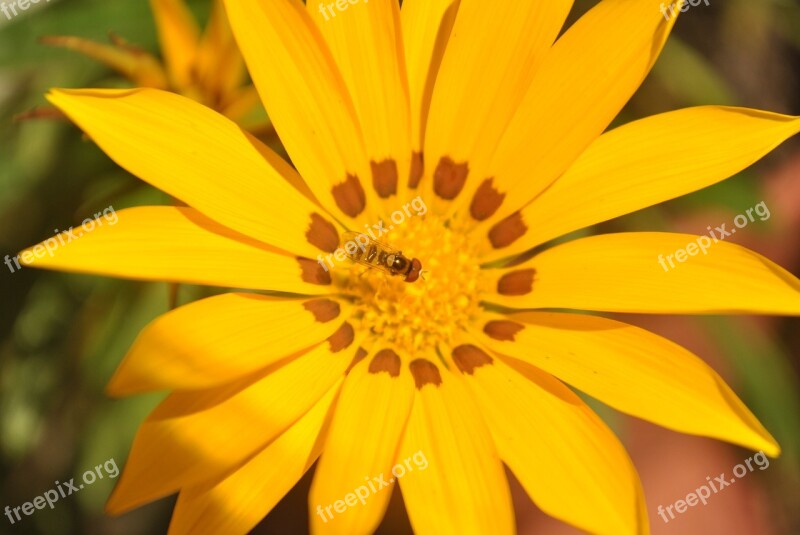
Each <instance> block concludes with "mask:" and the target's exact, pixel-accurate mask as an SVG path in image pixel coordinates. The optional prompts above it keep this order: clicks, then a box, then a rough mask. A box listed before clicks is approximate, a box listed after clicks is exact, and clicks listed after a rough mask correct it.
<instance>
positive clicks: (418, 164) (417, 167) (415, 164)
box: [408, 152, 425, 189]
mask: <svg viewBox="0 0 800 535" xmlns="http://www.w3.org/2000/svg"><path fill="white" fill-rule="evenodd" d="M424 169H425V159H424V158H423V156H422V153H421V152H412V153H411V170H410V171H409V173H408V187H409V188H411V189H416V188H417V186H419V181H420V180H422V173H423V171H424Z"/></svg>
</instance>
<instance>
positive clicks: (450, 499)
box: [397, 363, 514, 535]
mask: <svg viewBox="0 0 800 535" xmlns="http://www.w3.org/2000/svg"><path fill="white" fill-rule="evenodd" d="M412 365H413V363H412ZM429 366H433V364H430V365H428V367H429ZM440 374H441V378H440V381H439V383H438V384H435V383H431V382H428V383H427V384H425V385H424V386H422V387H421V389H418V390H417V392H416V399H415V401H414V407H413V408H412V409H411V416H410V417H409V419H408V423H407V424H406V430H405V436H404V438H403V441H402V443H401V445H400V451H399V452H398V455H397V462H398V463H403V462H404V461H405V459H408V458H411V459H412V460H414V462H415V466H416V465H417V464H418V465H419V466H418V467H417V468H415V470H414V471H411V472H409V473H407V474H405V475H403V477H401V478H399V479H398V481H399V482H400V488H401V490H402V491H403V500H404V501H405V504H406V508H407V510H408V516H409V518H410V520H411V526H412V527H413V528H414V532H415V533H421V534H428V533H435V534H437V535H447V534H453V535H456V534H457V535H470V534H475V535H485V534H486V533H493V534H497V535H504V534H511V533H514V512H513V510H512V507H511V496H510V492H509V489H508V481H507V480H506V476H505V473H504V472H503V465H502V463H501V462H500V459H499V457H498V455H497V451H496V450H495V445H494V443H493V441H492V438H491V434H490V431H489V429H488V428H487V427H486V424H485V423H484V422H483V418H482V415H481V412H480V408H479V407H478V405H477V404H476V403H475V401H474V400H473V398H472V396H471V395H470V393H469V392H468V391H467V390H466V387H465V386H464V385H463V384H462V383H461V381H460V380H459V379H457V378H456V377H455V376H454V375H453V374H451V373H450V372H448V371H447V370H445V369H441V371H440ZM415 379H417V377H415ZM418 384H419V383H418ZM417 460H419V463H417ZM423 461H424V462H423Z"/></svg>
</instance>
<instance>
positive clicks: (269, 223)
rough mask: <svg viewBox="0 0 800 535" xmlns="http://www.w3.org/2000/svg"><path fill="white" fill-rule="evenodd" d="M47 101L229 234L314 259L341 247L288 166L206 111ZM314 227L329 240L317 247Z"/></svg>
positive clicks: (85, 97) (130, 95) (147, 98)
mask: <svg viewBox="0 0 800 535" xmlns="http://www.w3.org/2000/svg"><path fill="white" fill-rule="evenodd" d="M48 98H49V100H50V102H52V103H53V104H55V105H56V106H58V107H59V108H60V109H61V110H62V111H64V112H65V113H66V114H67V115H68V116H69V117H70V119H72V120H73V121H74V122H75V123H76V124H77V125H78V126H80V127H81V128H82V129H83V130H84V131H85V132H86V133H87V134H88V135H89V137H91V138H92V140H93V141H94V142H95V143H97V144H98V145H99V146H100V148H101V149H103V151H105V152H106V154H108V155H109V156H110V157H111V158H112V159H113V160H114V161H115V162H117V163H118V164H119V165H120V166H122V167H123V168H125V169H126V170H128V171H129V172H130V173H132V174H134V175H136V176H138V177H139V178H141V179H143V180H145V181H147V182H149V183H150V184H152V185H153V186H155V187H157V188H159V189H161V190H162V191H165V192H166V193H169V194H170V195H172V196H173V197H176V198H178V199H180V200H182V201H184V202H185V203H186V204H188V205H189V206H192V207H193V208H196V209H198V210H199V211H201V212H203V213H204V214H205V215H207V216H208V217H210V218H212V219H214V220H216V221H218V222H219V223H222V224H223V225H225V226H226V227H229V228H231V229H233V230H236V231H239V232H241V233H243V234H246V235H247V236H250V237H252V238H256V239H258V240H261V241H263V242H265V243H269V244H270V245H274V246H275V247H279V248H281V249H284V250H286V251H291V252H292V253H295V254H299V255H303V256H308V257H310V258H313V257H315V256H316V255H317V254H319V253H320V251H326V252H332V251H334V250H335V249H336V247H338V242H339V236H338V231H337V229H336V228H335V227H334V226H333V224H332V223H331V222H330V221H328V220H327V219H326V218H324V217H323V216H322V210H321V209H320V208H319V207H317V206H315V205H314V203H312V202H311V201H310V200H309V199H307V198H306V197H304V196H303V195H302V194H300V193H299V192H298V191H297V190H296V189H295V188H294V187H292V185H291V184H290V183H289V181H291V180H299V179H298V178H297V177H296V173H295V172H294V171H293V170H292V169H291V167H290V166H289V165H288V164H287V163H286V162H285V161H283V160H282V159H281V158H280V157H279V156H278V155H276V154H275V153H273V152H272V151H271V150H270V149H269V148H268V147H266V146H265V145H264V144H262V143H261V142H259V141H258V140H257V139H255V138H254V137H252V136H250V135H249V134H247V133H246V132H244V131H243V130H242V129H241V128H240V127H239V126H237V125H236V124H235V123H233V122H232V121H231V120H229V119H227V118H225V117H223V116H222V115H220V114H218V113H216V112H214V111H212V110H210V109H209V108H206V107H204V106H202V105H200V104H198V103H196V102H194V101H192V100H189V99H187V98H185V97H181V96H179V95H175V94H173V93H167V92H164V91H156V90H152V89H141V90H133V91H118V90H83V91H62V90H56V91H53V92H52V93H51V94H50V95H49V96H48ZM315 220H319V221H320V225H323V226H325V227H326V228H325V233H326V234H327V237H326V238H321V241H319V240H317V243H316V244H314V243H312V241H315V240H313V239H312V238H311V237H310V236H309V235H308V233H309V232H310V231H311V228H312V226H313V225H314V221H315Z"/></svg>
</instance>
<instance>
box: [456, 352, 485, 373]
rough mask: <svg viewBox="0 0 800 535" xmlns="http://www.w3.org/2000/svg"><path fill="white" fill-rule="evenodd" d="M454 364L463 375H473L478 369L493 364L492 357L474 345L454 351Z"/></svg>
mask: <svg viewBox="0 0 800 535" xmlns="http://www.w3.org/2000/svg"><path fill="white" fill-rule="evenodd" d="M453 362H455V363H456V366H457V367H458V369H459V370H461V371H462V372H463V373H466V374H467V375H472V374H473V373H474V372H475V369H476V368H480V367H481V366H486V365H487V364H491V363H492V357H490V356H489V355H487V354H486V352H485V351H483V350H482V349H480V348H477V347H475V346H474V345H472V344H464V345H460V346H458V347H457V348H455V349H453Z"/></svg>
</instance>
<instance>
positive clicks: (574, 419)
mask: <svg viewBox="0 0 800 535" xmlns="http://www.w3.org/2000/svg"><path fill="white" fill-rule="evenodd" d="M460 347H461V348H471V349H472V351H476V352H477V353H478V354H481V355H482V356H483V358H485V359H489V360H485V361H484V362H482V363H476V362H474V361H473V362H472V363H470V367H468V368H466V370H465V381H466V383H467V384H468V385H469V386H470V390H471V391H472V393H473V394H474V395H475V399H476V401H477V402H478V404H479V405H480V407H481V412H482V413H483V414H484V416H485V417H486V422H487V424H488V426H489V428H490V429H491V431H492V437H493V438H494V442H495V444H496V445H497V450H498V452H499V453H500V458H501V459H502V460H503V462H505V463H506V464H507V465H508V467H509V468H510V469H511V471H512V472H514V475H515V476H516V477H517V479H519V481H520V483H522V486H523V487H525V490H526V491H527V493H528V495H529V496H530V497H531V499H532V500H533V501H534V503H536V505H537V506H539V508H540V509H542V511H544V512H545V513H547V514H549V515H551V516H553V517H555V518H558V519H559V520H563V521H564V522H567V523H569V524H572V525H573V526H575V527H577V528H580V529H582V530H586V531H588V532H591V533H607V534H609V535H617V534H623V533H629V534H637V533H643V532H645V531H646V530H647V527H646V524H647V518H646V517H645V518H639V509H640V503H643V502H644V496H643V495H642V491H641V485H640V483H639V478H638V475H637V474H636V470H635V469H634V467H633V464H632V463H631V460H630V458H629V457H628V455H627V453H626V452H625V448H623V446H622V444H620V442H619V440H618V439H617V437H615V436H614V434H613V433H612V432H611V430H610V429H608V427H606V425H605V424H604V423H603V422H602V421H601V420H600V418H598V417H597V415H596V414H594V413H593V412H592V410H591V409H589V407H587V406H586V404H584V403H583V401H581V399H580V398H579V397H578V396H577V395H575V394H574V393H573V392H572V391H571V390H570V389H569V388H567V387H566V386H564V385H563V384H561V383H560V382H559V381H557V380H556V379H554V378H553V377H551V376H550V375H547V374H546V373H543V372H541V371H539V370H537V369H535V368H533V367H531V366H526V365H523V364H519V365H517V366H515V369H512V368H511V367H509V366H507V365H506V364H505V363H503V362H501V361H499V360H497V358H494V359H492V358H491V357H489V355H488V354H486V353H485V352H483V350H480V349H478V348H476V346H474V345H464V346H460ZM458 349H459V348H457V349H456V354H458V353H457V352H458ZM462 363H463V364H466V363H468V361H467V362H463V361H462ZM473 366H474V367H473ZM576 504H580V505H579V506H576ZM642 524H643V525H642Z"/></svg>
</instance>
